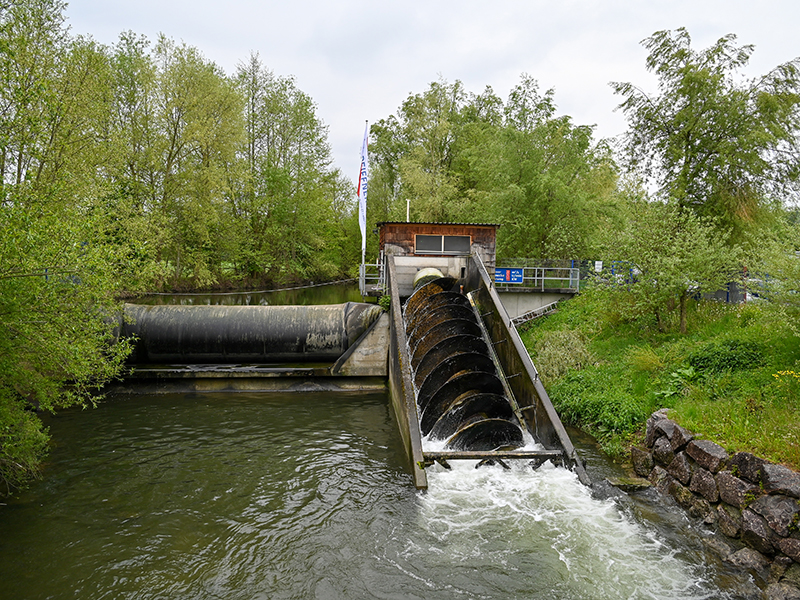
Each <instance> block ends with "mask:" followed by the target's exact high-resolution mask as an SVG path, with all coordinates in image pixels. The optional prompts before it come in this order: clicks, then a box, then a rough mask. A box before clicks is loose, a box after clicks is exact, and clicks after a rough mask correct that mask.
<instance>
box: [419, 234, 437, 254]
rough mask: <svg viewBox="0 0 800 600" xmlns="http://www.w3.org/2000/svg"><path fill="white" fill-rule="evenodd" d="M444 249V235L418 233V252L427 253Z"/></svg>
mask: <svg viewBox="0 0 800 600" xmlns="http://www.w3.org/2000/svg"><path fill="white" fill-rule="evenodd" d="M441 251H442V236H440V235H418V236H417V246H416V253H417V254H427V253H431V252H436V253H437V254H438V253H441Z"/></svg>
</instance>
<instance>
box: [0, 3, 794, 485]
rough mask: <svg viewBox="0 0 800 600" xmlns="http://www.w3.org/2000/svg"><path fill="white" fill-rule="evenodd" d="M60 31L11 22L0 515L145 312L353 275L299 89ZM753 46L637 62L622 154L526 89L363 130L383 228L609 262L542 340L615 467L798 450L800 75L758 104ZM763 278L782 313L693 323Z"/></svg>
mask: <svg viewBox="0 0 800 600" xmlns="http://www.w3.org/2000/svg"><path fill="white" fill-rule="evenodd" d="M64 7H65V3H64V2H63V1H62V0H17V1H15V2H0V493H3V492H8V491H11V490H13V489H14V488H16V487H19V486H21V485H23V484H24V483H25V481H26V480H28V479H29V478H30V477H31V476H34V475H35V474H36V471H37V468H38V465H39V463H40V461H41V459H42V456H43V455H44V453H45V452H46V446H47V442H48V437H47V432H45V431H43V430H42V428H41V423H40V421H39V419H38V418H37V417H36V415H35V411H36V410H54V409H56V408H60V407H66V406H71V405H83V406H86V405H90V404H91V403H92V402H94V401H95V399H96V396H95V395H94V394H95V392H96V390H97V389H99V388H101V387H102V385H103V384H104V383H105V382H107V381H109V380H111V379H113V378H115V377H117V376H119V374H120V373H121V369H122V364H123V361H124V358H125V355H126V353H127V351H128V347H127V344H126V342H125V341H124V340H117V339H115V328H116V325H117V319H118V315H119V314H120V311H119V302H120V298H122V297H124V296H125V295H126V294H132V293H136V292H138V291H142V290H150V291H153V290H159V289H199V288H210V287H222V286H237V287H250V286H256V285H257V286H265V287H266V286H272V285H280V284H285V283H291V282H295V281H296V282H300V281H308V280H312V279H313V280H318V281H319V280H331V279H333V278H338V277H342V276H347V275H351V274H353V273H354V272H355V270H356V268H357V265H358V262H359V250H360V248H359V246H360V244H359V242H360V235H359V227H358V216H357V214H356V211H355V197H354V190H353V186H352V183H351V182H350V181H349V180H348V179H346V178H344V177H343V176H342V174H341V173H340V172H339V171H338V170H337V169H336V168H335V167H334V166H333V165H332V164H331V150H330V146H329V144H328V140H327V128H326V126H325V125H324V123H323V122H322V121H321V120H320V119H319V117H318V116H317V114H316V106H315V104H314V102H313V100H312V99H311V98H310V97H309V96H308V95H307V94H305V93H304V92H303V91H302V90H300V89H299V88H298V87H297V84H296V82H295V81H294V79H292V78H291V77H283V76H278V75H275V74H274V73H272V72H271V71H270V70H269V69H267V68H266V67H265V66H264V65H263V64H262V63H261V61H260V59H259V57H258V56H257V55H251V56H250V57H248V58H247V59H246V60H245V61H243V62H242V63H241V64H240V65H239V66H238V68H237V70H236V73H233V74H230V75H228V74H226V73H224V72H223V71H222V70H221V69H220V68H219V67H218V66H217V65H216V64H214V63H213V62H212V61H209V60H208V59H206V58H205V57H204V56H203V55H202V53H201V52H200V51H199V50H198V49H196V48H193V47H190V46H187V45H185V44H178V43H176V42H174V41H173V40H171V39H169V38H167V37H165V36H161V37H159V39H158V40H155V42H154V43H151V41H149V40H147V39H145V38H143V37H141V36H138V35H136V34H135V33H133V32H125V33H122V34H121V35H120V37H119V40H118V42H117V43H116V44H114V45H113V46H112V47H107V46H103V45H100V44H98V43H96V42H95V41H94V40H92V39H91V38H87V37H81V36H73V35H71V34H70V33H69V28H68V27H67V25H66V23H65V22H64V17H63V14H64ZM734 41H735V38H734V37H733V36H726V37H725V38H722V39H721V40H720V41H719V42H717V43H716V44H715V45H713V46H712V47H711V48H709V49H707V50H704V51H700V52H698V51H695V50H694V49H692V47H691V44H690V38H689V36H688V33H686V32H685V31H684V30H678V31H677V32H658V33H656V34H654V35H653V36H652V37H651V38H648V40H646V41H645V46H646V47H647V48H648V50H649V51H650V56H649V58H648V62H647V68H648V69H650V70H651V71H653V72H654V73H655V74H656V75H657V76H658V78H659V90H658V93H657V94H655V95H648V94H646V93H645V92H643V91H642V90H639V89H638V88H637V87H635V86H634V85H633V84H630V83H618V84H613V87H614V89H615V90H616V91H617V92H618V93H619V94H621V95H622V96H623V98H624V101H623V103H622V105H621V108H622V110H623V112H624V113H625V114H626V115H627V116H628V118H629V124H630V128H629V132H628V135H627V139H626V144H625V146H624V148H623V153H622V154H621V155H615V154H614V152H613V151H612V145H611V144H610V143H608V142H606V141H603V140H599V141H598V140H595V139H594V132H593V127H591V126H587V125H580V124H576V123H573V121H572V119H571V118H570V117H569V116H566V115H559V114H557V110H556V104H555V99H554V98H555V94H554V92H553V91H552V90H548V91H545V92H541V91H540V89H539V87H538V84H537V82H536V81H535V80H534V79H533V78H531V77H530V76H528V75H523V76H522V77H521V79H520V82H519V84H518V85H516V86H515V87H514V88H513V89H512V90H511V91H510V92H509V94H508V97H507V98H506V99H505V100H502V99H501V98H500V97H499V96H497V95H496V94H495V93H494V91H493V90H492V89H491V88H486V89H485V90H484V91H483V92H482V93H480V94H475V93H471V92H468V91H467V90H465V89H464V87H463V85H462V84H461V82H459V81H456V82H454V83H450V82H447V81H445V80H443V79H441V80H439V81H436V82H433V83H431V84H430V86H429V87H428V89H426V90H424V91H423V92H421V93H417V94H411V95H410V96H409V97H408V98H407V99H406V100H405V101H403V102H402V104H401V105H400V107H399V109H398V111H397V113H396V114H395V115H391V116H388V117H387V118H385V119H382V120H379V121H378V122H376V123H374V124H373V126H372V128H371V137H372V140H371V146H370V160H371V166H372V169H371V175H372V176H371V180H370V182H369V207H370V208H369V214H368V218H369V221H370V225H372V224H374V223H375V222H379V221H386V220H403V219H404V218H405V213H406V209H407V206H410V213H411V218H412V219H413V220H421V221H459V222H463V221H473V222H476V221H477V222H494V223H499V224H500V225H501V228H500V230H499V233H498V249H497V250H498V257H499V258H500V259H501V260H502V259H503V258H507V257H525V258H528V259H534V260H544V259H548V260H552V259H579V260H582V259H604V261H605V264H606V266H609V267H610V269H607V270H606V271H605V272H602V273H599V274H598V277H597V280H596V282H595V283H596V285H595V286H594V288H593V290H592V291H591V292H590V293H587V294H585V296H584V297H582V298H580V299H578V300H577V301H574V303H573V304H572V305H571V308H569V309H567V310H564V311H563V312H562V314H561V315H559V316H558V317H556V318H554V319H551V320H549V321H548V322H547V324H546V325H537V326H536V327H535V328H534V329H533V330H532V331H533V332H532V333H531V334H529V341H530V342H531V344H532V346H531V348H532V352H533V353H534V354H535V356H536V358H537V360H538V361H539V363H540V366H541V367H542V371H543V374H544V377H545V378H546V379H547V380H548V383H549V384H551V385H552V389H553V396H554V398H555V399H556V402H557V405H558V407H559V409H560V410H561V411H562V414H563V415H564V417H565V418H566V419H567V420H570V421H573V422H576V423H579V424H583V425H585V426H587V427H588V428H590V429H591V430H593V431H595V432H596V433H598V434H599V435H600V436H601V438H602V439H604V440H606V441H608V442H609V443H610V444H611V447H615V446H614V445H615V444H616V445H617V446H619V444H620V439H622V438H621V437H620V436H624V435H627V434H629V433H630V432H633V431H635V430H636V429H637V427H638V426H639V425H640V424H641V422H642V420H643V419H644V418H645V417H646V416H647V414H649V411H650V410H651V409H653V408H654V407H657V406H663V405H666V406H673V407H675V409H676V411H678V413H679V414H680V415H681V416H682V417H683V418H684V419H686V421H687V425H696V426H697V429H698V430H701V431H703V430H704V431H706V432H707V433H708V434H709V435H711V434H719V435H721V436H722V439H724V440H727V441H729V442H730V444H731V445H732V446H743V445H746V444H745V443H744V441H743V438H742V436H740V435H739V434H738V433H735V432H730V431H729V430H728V429H726V427H728V426H727V425H723V424H722V423H728V421H725V418H726V417H724V416H722V415H728V416H730V415H740V416H741V418H738V417H737V418H738V421H739V422H743V421H747V420H748V419H750V420H755V419H757V420H758V421H759V423H760V424H766V423H772V422H774V423H775V427H776V428H777V430H780V431H781V432H782V433H781V435H783V436H784V439H786V440H790V441H791V440H793V442H792V443H793V444H794V446H795V447H797V443H796V442H797V437H796V430H795V429H792V428H793V427H796V424H795V422H794V421H793V420H792V419H791V418H788V415H789V414H790V413H791V411H792V410H795V411H796V408H797V407H796V406H794V405H793V404H792V402H795V400H793V398H794V399H796V398H797V386H798V379H800V376H797V372H800V367H799V366H798V362H797V361H798V359H800V357H798V355H797V347H798V345H797V338H796V337H795V336H796V335H797V333H798V331H800V325H798V323H800V321H798V313H799V312H800V294H798V293H797V292H798V290H800V259H798V256H797V254H796V253H797V251H799V250H800V216H799V215H800V213H798V211H797V210H796V209H793V208H792V206H791V202H792V201H793V199H794V198H795V194H796V191H797V184H798V177H800V157H799V156H798V152H797V147H796V142H797V140H798V126H800V119H798V116H799V114H798V108H799V107H800V76H799V75H798V61H797V60H795V61H791V62H788V63H786V64H784V65H781V66H779V67H777V68H776V69H774V70H773V71H771V72H770V73H768V74H767V75H766V76H764V77H762V78H759V79H756V80H753V81H743V80H741V78H740V77H739V76H738V71H739V70H740V69H741V68H742V67H743V66H744V65H745V64H746V63H747V61H748V59H749V57H750V54H751V53H752V48H751V47H749V46H744V47H737V46H735V45H734ZM620 158H622V160H620ZM618 164H623V165H625V166H627V167H628V169H627V171H625V172H622V171H621V169H620V167H619V166H618ZM651 189H652V190H657V191H655V193H652V194H650V193H648V191H647V190H651ZM407 203H408V204H407ZM371 229H372V227H368V230H371ZM376 246H377V239H376V238H375V236H370V238H369V255H370V256H375V255H376V249H377V248H376ZM744 274H747V275H749V277H748V279H746V281H747V285H748V286H749V287H748V290H749V292H750V293H751V294H757V295H758V296H759V297H760V298H762V299H764V300H766V301H768V303H769V305H768V306H769V308H768V309H764V312H763V314H762V312H761V311H760V310H758V309H754V308H751V307H745V308H744V309H734V308H732V309H729V310H722V309H719V310H718V309H717V308H708V307H709V306H710V305H707V304H705V303H703V302H699V303H698V299H699V298H700V297H701V295H702V294H703V293H705V292H713V291H714V290H716V289H719V288H720V287H721V286H724V285H725V284H727V283H729V282H731V281H734V280H741V281H742V282H743V283H744V281H745V280H744V279H743V275H744ZM714 311H717V312H719V314H716V313H714ZM712 313H714V315H715V316H713V318H712V316H710V315H711V314H712ZM731 328H732V329H731ZM676 332H681V333H682V334H684V335H682V336H681V335H678V334H677V333H676ZM766 340H771V341H770V343H766ZM774 340H778V341H777V342H775V341H774ZM684 398H691V399H693V400H695V403H694V404H692V405H688V404H686V403H684V401H683V399H684ZM737 411H738V412H737ZM717 413H718V414H719V415H721V416H720V418H719V420H718V421H714V422H710V421H709V422H705V421H704V420H703V419H706V418H709V419H710V418H711V416H712V415H714V414H717ZM751 417H752V419H751ZM781 419H783V423H781ZM734 421H736V419H734ZM781 427H783V429H781ZM787 427H788V429H786V428H787ZM737 436H739V437H737ZM793 436H794V437H793ZM766 437H770V436H766ZM775 455H776V456H778V458H779V459H786V460H788V461H790V462H794V463H795V464H798V462H800V461H798V459H796V458H795V457H793V456H788V457H787V456H784V455H783V454H780V452H778V453H777V454H775Z"/></svg>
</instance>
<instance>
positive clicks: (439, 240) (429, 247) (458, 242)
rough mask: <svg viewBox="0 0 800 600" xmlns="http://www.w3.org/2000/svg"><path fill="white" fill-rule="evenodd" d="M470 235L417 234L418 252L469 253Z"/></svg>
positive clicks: (416, 251) (416, 250) (416, 249)
mask: <svg viewBox="0 0 800 600" xmlns="http://www.w3.org/2000/svg"><path fill="white" fill-rule="evenodd" d="M470 241H471V239H470V236H468V235H417V236H416V246H415V250H414V252H415V253H416V254H469V251H470Z"/></svg>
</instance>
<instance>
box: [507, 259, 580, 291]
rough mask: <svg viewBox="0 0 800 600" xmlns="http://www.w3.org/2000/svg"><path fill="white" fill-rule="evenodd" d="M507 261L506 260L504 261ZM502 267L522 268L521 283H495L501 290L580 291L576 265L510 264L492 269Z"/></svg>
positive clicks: (578, 273) (578, 271)
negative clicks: (516, 265) (520, 265)
mask: <svg viewBox="0 0 800 600" xmlns="http://www.w3.org/2000/svg"><path fill="white" fill-rule="evenodd" d="M504 262H508V261H504ZM498 268H500V269H502V268H521V269H522V283H521V284H503V283H497V284H495V285H496V287H497V288H500V289H503V290H510V289H514V288H524V289H536V290H538V291H541V292H547V291H549V290H553V291H555V290H559V291H564V290H567V291H573V292H578V291H580V275H581V273H580V269H578V268H576V267H548V266H528V265H523V266H522V267H514V266H512V265H504V266H500V267H495V269H493V270H492V276H494V270H496V269H498Z"/></svg>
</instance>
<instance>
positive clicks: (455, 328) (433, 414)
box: [403, 270, 524, 451]
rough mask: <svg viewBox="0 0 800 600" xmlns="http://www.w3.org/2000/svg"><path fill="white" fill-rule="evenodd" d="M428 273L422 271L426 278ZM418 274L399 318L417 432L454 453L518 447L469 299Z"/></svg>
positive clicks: (442, 281)
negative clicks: (412, 383) (413, 389)
mask: <svg viewBox="0 0 800 600" xmlns="http://www.w3.org/2000/svg"><path fill="white" fill-rule="evenodd" d="M426 271H428V270H426ZM439 275H440V276H439V277H431V274H430V273H427V272H426V273H425V276H424V277H420V278H419V279H418V281H417V288H416V290H415V291H414V293H413V294H412V295H411V296H410V297H409V298H408V300H407V301H406V304H405V308H404V311H403V318H404V325H405V330H406V337H407V339H408V352H409V356H410V359H411V361H410V362H411V369H412V373H413V381H414V388H415V391H416V402H417V409H418V413H419V421H420V430H421V432H422V435H424V436H428V437H429V439H434V440H446V445H445V447H446V448H447V449H450V450H457V451H495V450H513V449H515V448H521V447H522V446H523V445H524V440H523V434H522V428H521V426H520V424H519V422H518V420H517V418H516V416H515V414H514V410H513V409H512V404H511V401H510V400H509V398H508V395H507V392H506V389H505V386H504V385H503V380H502V379H501V377H502V375H501V374H500V373H499V372H498V369H497V366H496V364H495V361H494V360H493V359H492V353H491V350H490V347H489V345H488V344H487V342H486V339H485V337H484V334H483V329H482V328H481V326H480V323H479V321H478V315H477V314H476V312H475V309H474V307H473V306H472V304H471V303H470V301H469V299H468V298H467V297H466V296H464V295H462V294H460V293H458V292H455V291H453V288H454V287H455V284H456V280H455V279H453V278H452V277H442V276H441V274H439Z"/></svg>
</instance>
